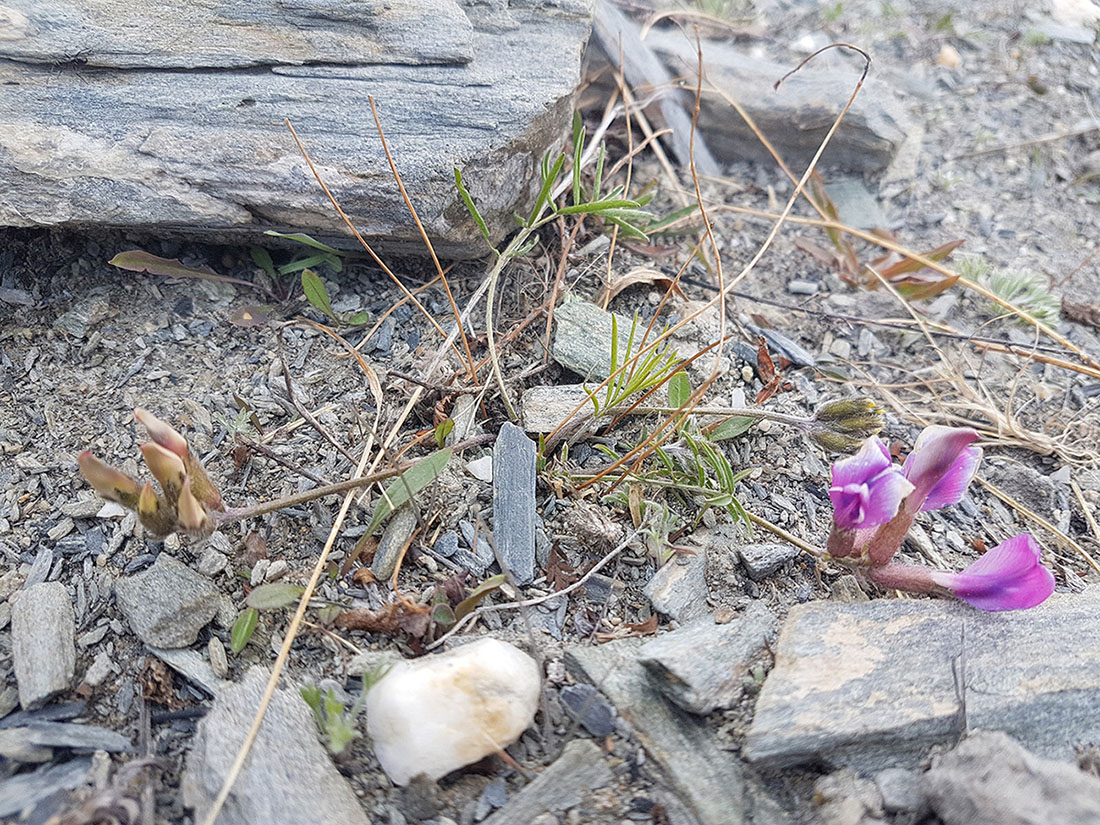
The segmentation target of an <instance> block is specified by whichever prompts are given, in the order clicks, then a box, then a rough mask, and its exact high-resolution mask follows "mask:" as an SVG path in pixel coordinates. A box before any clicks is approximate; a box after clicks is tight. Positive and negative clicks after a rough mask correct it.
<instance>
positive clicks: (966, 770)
mask: <svg viewBox="0 0 1100 825" xmlns="http://www.w3.org/2000/svg"><path fill="white" fill-rule="evenodd" d="M923 784H924V790H925V792H926V794H927V797H928V802H929V804H930V806H931V808H932V810H933V811H934V812H935V813H936V814H937V815H938V816H939V818H940V819H941V820H943V822H944V823H945V825H1086V824H1088V823H1095V822H1100V780H1098V779H1097V778H1096V777H1095V776H1089V775H1088V774H1085V773H1083V772H1082V771H1080V770H1079V769H1078V768H1077V767H1076V766H1075V765H1072V764H1067V763H1064V762H1056V761H1053V760H1050V759H1043V758H1041V757H1038V756H1035V755H1034V754H1032V753H1029V752H1028V751H1027V750H1026V749H1025V748H1024V747H1023V746H1022V745H1021V744H1020V743H1019V742H1017V741H1016V740H1014V739H1013V738H1012V737H1010V736H1008V735H1007V734H1004V733H999V732H984V731H983V732H976V733H973V734H971V735H970V736H968V737H967V738H966V740H965V741H963V742H962V743H961V744H959V746H958V747H957V748H955V750H953V751H951V752H950V753H948V754H945V755H944V756H942V757H940V758H939V759H938V760H936V762H935V763H934V764H933V766H932V769H931V770H930V771H928V773H926V774H925V776H924V783H923Z"/></svg>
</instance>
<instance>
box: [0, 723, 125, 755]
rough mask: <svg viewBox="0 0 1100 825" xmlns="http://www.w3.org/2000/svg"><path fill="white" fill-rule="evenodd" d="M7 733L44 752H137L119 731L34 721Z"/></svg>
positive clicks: (95, 726) (91, 726)
mask: <svg viewBox="0 0 1100 825" xmlns="http://www.w3.org/2000/svg"><path fill="white" fill-rule="evenodd" d="M3 733H4V734H5V735H7V734H12V735H14V736H16V737H18V738H19V739H21V740H22V741H23V742H25V743H26V744H27V745H33V746H36V747H42V748H68V749H70V750H75V751H97V750H99V751H107V752H108V753H133V752H134V750H135V749H134V747H133V745H131V744H130V740H129V739H128V738H127V737H125V736H123V735H122V734H121V733H118V732H117V731H113V730H108V729H107V728H101V727H98V726H97V725H79V724H76V723H75V722H49V721H34V722H31V723H30V724H28V725H25V726H23V727H18V728H8V729H6V730H4V731H3Z"/></svg>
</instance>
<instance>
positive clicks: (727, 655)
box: [637, 602, 777, 714]
mask: <svg viewBox="0 0 1100 825" xmlns="http://www.w3.org/2000/svg"><path fill="white" fill-rule="evenodd" d="M776 625H777V621H776V618H775V615H774V614H773V613H772V612H771V611H770V610H768V608H767V607H766V606H764V605H763V604H762V603H760V602H752V603H751V604H750V605H749V607H748V608H747V609H746V610H745V612H744V614H742V615H741V616H739V617H738V618H737V619H734V620H733V621H732V622H728V623H727V624H715V623H714V621H713V620H712V619H710V618H702V619H699V620H697V621H695V622H692V623H691V624H689V625H685V626H683V627H681V628H678V629H677V630H673V631H672V632H670V633H665V634H664V635H662V636H658V637H657V638H656V639H654V640H653V641H650V642H646V643H645V644H644V645H643V646H642V647H641V648H640V649H639V650H638V654H637V657H638V661H639V662H641V663H642V666H643V667H645V669H646V672H647V673H648V674H649V677H650V679H651V680H652V681H653V683H654V684H655V685H656V686H657V688H658V690H660V691H661V692H662V693H663V694H664V695H665V696H667V697H668V698H669V699H671V700H672V701H673V702H675V703H676V704H677V705H679V706H680V707H682V708H683V709H684V710H686V711H690V712H691V713H697V714H707V713H710V712H711V711H714V710H717V709H719V708H729V707H732V706H733V705H735V704H737V702H738V700H740V698H741V693H742V691H743V689H744V688H743V682H742V680H743V679H744V677H745V676H746V675H747V674H748V672H749V666H750V664H751V663H752V660H753V659H754V658H755V657H756V656H757V655H759V654H760V652H761V651H762V650H763V649H764V645H765V644H766V643H767V642H768V641H769V640H771V639H772V638H774V636H775V629H776Z"/></svg>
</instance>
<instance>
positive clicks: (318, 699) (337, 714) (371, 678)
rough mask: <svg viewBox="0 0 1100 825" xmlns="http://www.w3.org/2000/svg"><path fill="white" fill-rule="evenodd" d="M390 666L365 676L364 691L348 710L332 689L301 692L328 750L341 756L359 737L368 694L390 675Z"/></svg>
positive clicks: (310, 688)
mask: <svg viewBox="0 0 1100 825" xmlns="http://www.w3.org/2000/svg"><path fill="white" fill-rule="evenodd" d="M389 670H390V668H389V666H388V665H379V666H377V667H375V668H373V669H371V670H369V671H367V672H365V673H364V674H363V690H362V692H361V693H360V694H359V697H358V698H357V699H356V700H355V703H354V704H353V705H352V706H351V707H350V708H347V707H345V706H344V703H343V701H342V700H341V699H340V698H339V697H338V696H337V695H336V691H334V690H333V689H332V688H329V689H328V690H325V691H322V690H321V688H320V686H318V685H308V686H306V687H303V688H301V690H300V691H299V692H300V693H301V694H302V699H304V700H305V703H306V704H307V705H309V708H310V710H312V711H313V719H314V720H315V721H316V722H317V729H318V730H319V731H320V733H321V739H322V740H323V741H324V743H325V747H327V748H328V749H329V752H330V753H332V755H333V756H339V755H340V754H341V753H343V752H344V750H345V749H346V748H347V746H348V745H349V744H351V742H352V741H353V740H354V739H355V738H356V737H358V736H359V725H358V718H359V714H360V713H362V711H363V705H364V703H365V702H366V699H367V693H369V692H370V690H371V688H373V687H374V686H375V685H377V684H378V683H379V682H380V681H382V679H383V678H384V677H385V676H386V674H387V673H389Z"/></svg>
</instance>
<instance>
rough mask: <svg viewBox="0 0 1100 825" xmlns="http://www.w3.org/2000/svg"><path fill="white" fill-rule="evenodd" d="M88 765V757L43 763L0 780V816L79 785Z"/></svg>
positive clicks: (28, 807)
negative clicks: (31, 769) (30, 769)
mask: <svg viewBox="0 0 1100 825" xmlns="http://www.w3.org/2000/svg"><path fill="white" fill-rule="evenodd" d="M91 769H92V759H91V757H90V756H88V757H80V758H78V759H70V760H69V761H68V762H63V763H61V764H54V765H43V766H42V767H40V768H38V770H36V771H32V772H31V773H21V774H18V775H16V776H12V777H9V778H8V779H5V780H3V781H0V816H14V815H16V814H19V813H21V812H23V811H28V810H33V809H34V806H35V805H37V804H38V803H39V802H41V801H42V800H44V799H46V798H47V797H50V796H52V795H53V794H55V793H58V792H59V791H68V790H72V789H73V788H75V787H77V786H79V785H82V784H83V783H84V781H85V779H87V777H88V772H89V771H91Z"/></svg>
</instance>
